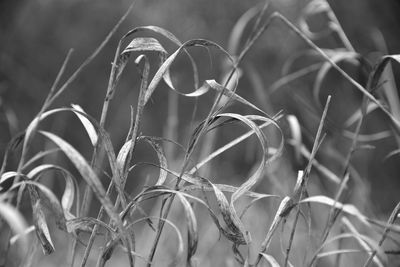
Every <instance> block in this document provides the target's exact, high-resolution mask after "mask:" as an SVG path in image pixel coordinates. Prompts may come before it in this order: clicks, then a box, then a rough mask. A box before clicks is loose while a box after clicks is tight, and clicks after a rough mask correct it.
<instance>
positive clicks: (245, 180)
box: [0, 1, 400, 266]
mask: <svg viewBox="0 0 400 267" xmlns="http://www.w3.org/2000/svg"><path fill="white" fill-rule="evenodd" d="M133 7H134V4H132V5H131V6H130V7H129V9H128V10H127V12H126V14H125V15H124V16H123V17H122V18H121V20H120V21H119V22H118V23H117V24H116V26H115V27H114V28H113V29H112V30H111V31H110V33H109V34H108V35H107V37H106V38H105V39H104V41H103V42H102V43H101V44H100V46H99V47H98V48H97V49H96V50H95V51H94V52H93V54H92V55H90V56H89V57H88V58H87V59H86V60H85V61H84V62H83V63H82V64H81V65H80V66H79V67H78V68H77V69H76V71H75V72H73V73H72V75H71V76H70V77H69V78H67V79H66V82H64V83H63V84H62V85H60V81H61V80H62V78H63V76H64V75H65V74H64V73H65V69H66V68H67V67H68V62H69V60H70V58H71V55H72V51H70V52H69V53H68V54H67V56H66V59H65V61H64V63H63V65H62V67H61V69H60V71H59V74H58V75H57V77H56V80H55V82H54V84H53V86H52V87H51V89H50V91H49V94H48V96H47V98H46V100H45V102H44V104H43V105H42V108H41V110H40V111H39V113H38V114H37V115H36V116H35V117H34V118H33V119H32V121H31V123H30V124H29V125H28V126H27V127H26V130H25V131H24V132H23V133H21V134H20V135H17V136H15V137H14V138H13V139H12V140H11V141H10V143H9V146H8V148H7V150H6V151H5V154H4V156H3V164H2V167H1V171H0V177H1V178H0V190H1V193H0V216H1V218H2V219H1V225H2V235H3V236H4V237H6V238H3V239H2V240H3V241H2V242H3V243H4V244H2V246H3V247H2V249H3V252H2V253H3V255H4V257H3V262H2V264H3V265H7V266H8V265H10V266H11V265H22V266H32V265H35V263H34V262H35V261H38V260H42V259H43V258H46V257H51V256H43V254H45V255H49V254H56V255H57V260H59V259H60V258H62V260H63V261H64V262H67V263H66V265H68V266H92V265H94V264H97V266H106V265H107V264H110V265H111V262H113V263H115V264H119V265H126V266H135V265H136V266H165V265H170V266H268V264H269V265H270V266H319V265H321V266H349V265H353V264H354V265H355V264H357V265H361V264H363V265H364V266H372V265H377V266H390V265H392V263H393V262H398V260H396V257H397V255H398V251H399V243H398V239H399V237H398V235H399V233H400V228H399V226H398V225H397V224H396V219H397V217H398V213H399V205H397V206H396V207H395V208H394V209H393V211H392V213H391V215H390V216H389V218H388V219H387V221H382V220H381V219H378V218H375V217H373V216H371V215H370V214H369V210H368V209H366V208H365V206H363V205H361V206H357V205H356V204H357V203H353V202H360V201H359V200H360V199H354V197H352V196H351V194H352V192H357V191H358V190H361V189H362V188H364V187H365V183H366V182H365V181H364V179H363V177H362V175H361V174H359V172H358V170H357V168H356V167H355V166H353V163H352V160H353V158H354V155H355V154H356V153H357V152H358V151H359V150H361V149H365V148H366V147H367V144H369V143H372V142H373V141H376V140H380V139H383V138H393V139H394V140H396V142H397V145H398V144H399V143H398V140H399V127H400V117H399V116H400V115H399V114H400V113H399V112H398V110H400V109H399V107H400V105H399V99H398V96H397V95H396V94H397V88H396V87H395V86H394V84H393V80H390V81H392V82H385V81H384V80H385V79H387V78H388V77H389V78H391V77H392V76H390V75H393V74H392V73H391V70H390V68H388V66H389V65H390V63H391V62H394V63H398V62H400V59H399V56H398V55H386V56H384V57H383V58H382V59H381V60H380V61H379V62H377V63H376V64H371V63H369V61H368V60H367V59H366V58H365V57H363V56H362V55H361V54H359V53H357V51H356V50H355V49H354V47H353V46H352V44H351V41H350V40H349V39H348V38H347V36H346V34H345V32H344V31H343V29H342V27H341V26H340V23H339V21H338V20H337V18H336V16H335V14H334V13H333V11H332V9H331V8H330V6H329V4H328V3H327V2H326V1H311V2H310V3H309V4H308V5H307V6H306V8H305V9H304V12H303V14H302V17H301V20H300V22H299V23H298V25H299V26H296V25H295V24H293V23H292V22H290V21H289V20H288V19H287V18H286V17H285V16H283V15H281V14H280V13H278V12H273V13H272V14H270V11H269V9H271V8H269V6H268V3H266V4H264V5H263V6H256V7H254V8H252V9H250V10H249V11H248V12H246V13H245V14H244V15H243V16H242V17H241V18H240V19H239V20H238V22H237V24H236V25H235V27H234V29H233V30H232V34H231V37H230V39H229V44H228V47H229V49H228V50H226V49H224V48H223V47H222V46H220V45H218V44H217V43H215V42H213V41H210V40H205V39H193V40H189V41H186V42H181V41H180V40H179V39H178V38H177V37H176V36H175V35H174V34H173V33H171V32H169V31H168V30H166V29H163V28H161V27H158V26H142V27H137V28H134V29H132V30H130V31H128V32H127V33H126V34H125V35H124V36H123V37H122V38H121V39H120V41H119V43H118V45H117V48H116V51H115V57H114V60H113V62H112V65H111V73H110V75H109V82H108V86H107V92H106V94H105V97H104V102H103V106H102V111H101V115H100V119H99V120H98V119H96V118H94V117H92V116H91V115H89V114H88V113H86V112H85V110H84V108H82V107H81V106H79V105H77V104H71V105H70V106H69V107H58V108H55V107H53V105H54V103H55V100H60V99H62V95H63V93H64V92H65V90H67V89H68V88H69V87H70V85H71V84H72V83H73V82H74V81H75V80H76V79H77V77H78V76H79V75H80V74H81V73H82V71H84V69H85V68H86V67H88V65H89V64H90V62H91V61H92V60H93V59H94V58H95V57H96V56H98V55H99V54H100V52H101V50H102V48H103V47H104V46H105V45H106V44H107V43H108V42H109V40H110V37H111V36H112V35H113V34H115V32H116V30H117V28H118V27H119V25H120V24H121V23H122V21H123V20H124V19H125V18H126V16H127V15H128V14H129V13H130V12H131V10H132V9H133ZM321 14H322V15H324V16H325V19H326V20H327V21H328V24H327V25H328V27H327V28H326V29H323V30H322V31H321V32H313V31H312V30H311V29H310V27H309V26H310V25H309V20H310V18H311V17H313V16H316V15H321ZM275 24H282V25H283V27H284V29H285V30H286V31H287V32H290V33H293V34H294V35H295V36H296V38H298V39H299V40H301V41H302V42H304V43H305V44H306V45H307V46H308V49H307V51H306V52H304V53H298V54H295V55H294V56H293V57H292V58H291V59H289V60H288V61H287V63H286V64H285V66H284V69H285V74H284V75H283V77H282V78H281V79H279V80H278V81H276V82H275V83H274V84H272V85H271V86H270V88H269V90H267V89H266V88H264V87H263V86H260V84H259V83H258V85H257V82H258V80H257V70H256V69H255V68H254V67H248V66H250V65H251V63H249V64H247V65H246V66H247V67H246V68H245V67H244V64H243V62H244V61H245V59H246V56H247V55H248V53H250V52H251V51H252V49H254V47H255V43H256V42H257V41H259V40H260V37H261V36H263V34H265V33H266V32H267V31H268V30H269V29H270V27H271V25H275ZM149 35H151V36H152V37H148V36H149ZM328 35H335V36H337V37H338V38H339V40H341V42H342V46H340V47H339V48H330V49H325V48H321V47H320V46H318V45H316V43H315V42H316V41H317V40H318V39H320V38H324V37H325V36H328ZM143 36H145V37H143ZM170 47H174V48H173V49H171V48H170ZM198 49H200V50H201V49H205V50H206V51H207V54H208V57H209V58H210V61H211V62H212V63H213V65H214V64H215V63H214V62H216V63H218V64H219V65H221V66H222V67H221V74H220V75H218V76H217V75H215V76H213V77H210V78H209V79H204V77H203V76H204V75H203V74H202V73H201V71H202V69H199V67H198V65H199V63H198V59H197V58H196V56H195V53H196V50H198ZM182 58H185V60H186V62H187V63H188V66H189V68H190V70H191V73H192V77H190V79H191V80H192V81H193V85H191V86H193V87H194V90H192V91H190V92H187V91H185V90H180V89H179V88H177V87H178V86H177V85H178V84H179V83H177V80H179V79H178V78H176V77H175V76H174V75H175V74H176V73H174V71H173V66H174V64H175V63H176V62H177V61H178V60H181V59H182ZM310 59H311V60H312V61H314V63H311V64H308V63H307V62H309V60H310ZM298 60H299V61H301V62H305V63H306V64H303V66H302V67H301V68H300V69H298V70H295V71H293V72H290V69H292V68H293V66H294V65H295V64H294V63H295V61H298ZM344 63H346V64H351V65H352V66H355V67H356V68H357V69H359V70H360V71H362V72H364V75H365V76H366V80H365V81H362V80H358V79H356V78H354V77H353V75H351V74H349V73H348V72H347V71H346V70H345V69H344V68H343V67H342V64H344ZM130 64H134V66H135V67H136V70H137V72H138V73H139V76H138V77H139V78H140V82H139V83H138V84H137V88H135V90H137V91H138V94H137V99H136V101H135V102H134V103H133V104H132V106H131V114H130V123H129V125H124V126H125V128H127V129H128V131H127V132H126V137H125V140H124V141H123V142H122V144H121V145H120V146H116V145H115V144H114V143H113V140H112V136H111V134H110V133H111V131H109V130H107V127H106V122H107V118H108V115H109V113H110V109H111V108H112V105H111V104H112V101H113V98H114V96H115V95H116V94H118V93H119V92H118V87H119V82H120V81H121V80H122V79H123V78H124V74H125V72H126V70H127V69H128V66H129V65H130ZM218 64H215V65H218ZM249 70H250V71H249ZM286 70H289V71H286ZM314 72H316V75H315V77H314V78H313V80H312V81H311V86H309V88H310V89H309V90H310V92H311V95H312V96H313V101H314V104H315V106H316V107H317V108H315V109H314V108H313V107H310V105H309V104H308V103H307V102H304V99H300V100H301V101H299V102H298V105H299V106H298V107H297V108H299V109H305V110H307V109H311V110H312V111H311V112H312V113H313V117H312V118H306V119H305V120H304V119H303V120H301V119H300V118H299V117H298V116H296V115H293V114H286V113H285V111H279V112H274V107H273V106H272V105H271V103H270V102H269V99H270V98H272V97H273V94H275V93H277V92H279V91H280V90H284V87H287V86H289V85H290V84H291V83H292V82H294V81H297V80H299V79H303V78H304V77H306V76H308V75H310V74H312V73H314ZM332 72H335V74H337V75H340V77H341V78H343V79H344V80H345V81H346V83H348V84H349V85H351V86H352V87H353V90H355V91H356V92H358V95H357V96H358V100H357V101H356V102H355V103H356V104H354V106H353V107H351V110H352V113H351V114H347V115H344V117H345V119H346V120H345V122H344V123H343V126H342V125H336V124H337V123H335V122H334V120H333V119H332V115H330V114H329V110H330V108H331V106H332V105H334V104H335V101H340V100H341V99H338V98H337V97H335V95H334V96H331V95H330V94H329V93H326V90H325V88H324V83H325V81H326V80H327V79H329V75H330V74H331V73H332ZM245 79H249V80H250V84H253V85H254V86H253V87H254V91H255V94H257V95H258V96H259V99H258V101H250V100H248V98H247V97H244V96H242V95H241V93H239V92H241V91H240V90H241V86H242V84H241V81H242V80H245ZM185 86H188V85H186V84H185ZM162 87H167V88H168V89H169V93H168V98H169V99H168V101H164V103H162V106H167V111H165V112H166V113H167V115H166V118H167V120H166V121H152V122H151V123H153V124H162V125H163V127H164V128H165V133H166V134H165V136H149V135H146V133H145V132H144V130H143V128H144V127H143V124H144V123H146V116H145V114H146V111H147V109H149V108H150V107H151V108H153V107H152V106H151V100H152V97H153V96H154V94H157V89H158V90H160V89H161V88H162ZM286 89H287V88H286ZM333 93H335V92H333ZM210 95H211V96H212V98H211V102H210ZM178 96H179V97H178ZM395 96H396V97H395ZM207 97H209V98H208V99H206V98H207ZM181 99H183V101H188V102H189V101H194V103H195V104H194V105H193V109H192V110H191V111H190V112H188V113H190V115H189V116H186V117H190V123H189V124H190V125H189V126H188V127H187V125H183V123H182V122H181V119H180V117H179V115H178V106H179V104H180V102H179V101H178V100H181ZM205 99H206V100H205ZM307 101H309V100H308V99H307ZM207 105H208V106H210V107H209V108H207V109H206V112H204V114H201V113H202V112H201V111H204V107H205V106H207ZM179 107H180V106H179ZM237 110H239V111H237ZM374 111H375V112H378V113H379V114H380V116H381V117H383V118H385V119H384V120H385V123H386V125H385V126H386V128H385V130H383V131H381V132H378V133H373V134H365V133H362V127H363V125H365V124H366V121H367V120H368V117H369V116H371V115H372V113H373V112H374ZM60 113H69V114H71V115H72V116H75V117H76V118H77V119H78V120H79V122H80V123H81V124H80V125H81V127H82V129H84V131H85V132H86V134H87V136H88V139H87V142H88V143H89V144H90V147H91V156H89V157H88V156H87V155H84V152H83V151H80V149H79V148H78V147H75V146H74V145H73V144H72V143H71V142H69V141H68V140H66V138H64V137H62V136H60V135H58V134H57V133H54V132H52V131H51V130H45V129H44V128H45V127H44V126H43V125H44V121H46V120H50V119H54V118H57V116H60ZM312 120H313V121H314V122H315V121H317V123H316V127H314V130H315V131H311V132H310V131H309V130H308V129H307V128H306V127H305V126H304V125H302V123H304V124H308V123H310V121H312ZM243 126H244V127H243ZM330 128H334V129H335V131H336V132H339V135H340V136H341V138H346V140H347V141H346V142H344V143H343V145H344V146H345V149H344V151H345V152H342V153H339V152H337V151H334V150H332V147H329V142H332V140H333V137H332V136H331V135H330V134H329V133H327V131H329V130H330ZM187 129H189V130H187ZM226 129H229V135H228V136H231V137H232V136H233V138H230V139H228V138H222V137H223V136H224V134H225V133H226ZM243 129H246V130H243ZM181 136H184V137H181ZM221 136H222V137H221ZM220 139H221V140H220ZM179 140H183V141H182V142H180V141H179ZM337 140H340V139H337ZM178 141H179V142H178ZM221 141H222V142H221ZM40 142H43V143H44V144H45V146H44V148H42V149H39V150H37V148H36V146H34V144H35V143H40ZM219 143H223V145H221V146H219ZM243 143H246V145H245V146H246V147H247V148H246V147H243V146H244V145H243ZM326 143H328V144H326ZM144 144H145V145H146V147H147V148H146V154H150V153H152V154H153V155H155V157H154V159H155V160H156V161H155V162H149V161H147V160H146V159H145V155H142V154H141V153H139V149H138V147H140V146H143V145H144ZM218 146H219V147H218ZM239 148H240V149H239ZM17 149H19V151H18V153H17V152H16V151H17ZM149 151H150V152H149ZM229 151H238V152H237V153H239V154H240V157H239V158H240V162H239V165H240V164H244V161H245V160H244V157H245V154H246V153H247V152H246V151H251V156H252V160H251V161H252V162H251V163H252V164H251V168H250V169H251V170H250V171H248V172H246V174H245V175H240V176H244V177H241V179H234V178H231V179H226V180H223V179H218V175H220V174H222V173H224V172H227V173H228V174H229V175H231V174H232V172H233V171H234V167H235V166H234V165H235V164H236V163H234V162H232V163H231V162H229V159H230V158H229V157H226V158H225V157H224V156H225V155H226V154H227V153H229ZM332 151H334V152H335V153H334V152H332ZM398 151H399V150H398V148H397V149H396V148H394V149H393V150H392V151H390V153H388V157H393V156H396V154H398ZM12 153H14V154H18V165H17V166H16V167H15V168H14V169H11V167H10V166H9V163H8V158H9V156H10V154H12ZM320 153H322V154H329V155H330V159H331V160H334V161H336V163H337V164H338V165H339V166H340V168H339V170H338V169H337V168H336V169H333V168H332V165H333V164H332V165H330V164H327V163H326V162H325V161H324V159H323V158H322V157H321V159H320V158H319V157H318V156H319V154H320ZM60 154H61V155H64V156H65V158H66V159H68V163H65V164H59V163H53V162H52V161H49V162H46V159H52V158H53V157H55V156H56V155H60ZM141 157H143V158H141ZM217 159H222V160H221V161H218V165H217V164H213V161H216V160H217ZM225 159H227V160H225ZM226 161H228V162H226ZM142 167H146V170H149V171H148V172H147V173H145V175H143V172H139V171H138V169H140V168H142ZM150 168H154V169H156V170H157V172H154V171H151V169H150ZM46 173H47V174H48V173H50V174H51V178H52V179H54V180H55V181H54V183H57V185H58V184H59V182H58V180H56V179H57V178H59V177H61V178H63V182H60V184H62V185H63V187H62V189H61V190H60V187H59V186H57V187H55V186H54V188H52V187H49V186H47V185H46V183H45V182H42V180H44V179H43V177H46ZM143 176H145V177H143ZM232 176H239V175H232ZM296 177H297V179H296ZM137 180H140V181H141V182H140V183H139V182H138V181H137ZM131 184H134V185H135V186H136V187H135V188H132V186H131ZM324 184H325V185H326V184H327V185H328V187H329V190H326V189H325V188H324ZM82 185H84V186H83V187H82ZM137 185H140V187H139V188H137ZM266 185H268V186H266ZM25 200H29V201H28V202H29V205H26V203H27V202H26V201H25ZM358 204H359V203H358ZM364 204H366V205H368V201H366V202H365V203H364ZM321 207H323V208H321ZM94 213H96V214H97V216H96V215H94V216H93V214H94ZM279 227H281V228H279ZM171 230H172V231H171ZM33 232H34V233H35V234H33ZM63 238H64V239H65V240H67V242H65V241H64V242H61V244H60V240H59V239H63ZM30 244H38V245H37V246H36V245H35V246H32V245H30ZM58 246H60V247H61V248H58ZM17 248H21V249H17ZM40 248H41V249H40ZM40 250H42V252H41V251H40ZM58 251H62V252H63V253H62V254H57V252H58ZM42 253H43V254H42ZM393 266H395V265H393Z"/></svg>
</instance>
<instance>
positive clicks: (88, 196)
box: [55, 0, 136, 267]
mask: <svg viewBox="0 0 400 267" xmlns="http://www.w3.org/2000/svg"><path fill="white" fill-rule="evenodd" d="M135 2H136V0H133V1H132V3H131V4H130V6H129V7H128V9H127V10H126V12H125V13H124V15H123V16H122V17H121V18H120V19H119V21H118V22H117V24H115V26H114V27H113V28H112V30H111V31H110V32H109V33H108V35H107V36H106V38H105V39H104V40H103V42H102V43H101V44H100V46H99V47H98V48H97V49H96V50H95V51H94V52H93V54H92V55H91V56H90V57H89V58H88V59H87V60H86V61H85V62H84V63H83V64H82V65H81V67H80V68H79V69H81V68H83V67H85V66H86V65H87V64H88V63H89V62H90V61H91V60H92V59H93V58H94V57H95V56H96V55H97V54H98V53H99V52H100V51H101V49H102V48H103V47H104V46H105V45H106V44H107V43H108V41H109V40H110V39H111V37H112V36H113V35H114V34H115V32H116V31H117V29H118V28H119V27H120V25H121V24H122V22H123V21H124V20H125V19H126V18H127V16H128V15H129V13H130V12H131V11H132V9H133V6H134V4H135ZM119 48H120V46H118V49H117V51H116V53H115V57H114V64H112V67H111V75H110V79H109V83H108V87H107V93H106V97H105V100H104V102H103V108H102V112H101V118H100V123H99V124H100V127H104V125H105V122H106V118H107V113H108V107H109V102H110V101H111V99H112V96H113V93H114V90H115V86H114V80H115V73H116V62H117V59H118V56H119ZM79 69H78V70H79ZM75 73H76V72H75ZM75 73H74V74H75ZM74 74H73V76H71V78H75V77H74ZM71 78H70V80H71ZM67 83H68V81H67ZM62 89H63V88H61V89H60V90H59V91H58V93H59V92H60V91H61V92H62ZM56 96H57V95H55V97H56ZM98 144H100V142H98V143H97V144H96V146H95V147H94V150H93V154H92V160H91V167H92V168H94V167H95V166H96V165H97V163H98V162H99V161H100V162H101V159H102V158H103V156H102V155H103V153H104V152H103V151H102V149H101V148H100V147H99V145H98ZM112 184H113V181H110V185H109V187H108V189H110V191H109V190H108V189H107V195H109V194H110V193H111V189H112V187H113V186H112ZM92 198H93V192H92V191H91V189H90V187H89V185H86V187H85V193H84V196H83V200H82V207H81V215H82V216H85V215H86V214H87V212H88V209H89V207H90V204H91V201H92ZM100 211H101V210H100ZM102 216H103V214H102V212H99V214H98V217H99V218H101V217H102ZM95 230H96V231H95ZM95 232H97V229H96V226H94V228H93V231H92V233H91V236H90V238H89V242H88V245H87V246H86V249H85V252H84V256H83V259H82V262H81V266H82V267H83V266H85V265H86V262H87V259H88V257H89V254H90V251H91V248H92V246H93V242H94V233H95ZM74 242H76V241H74ZM128 251H130V250H128ZM128 258H129V263H130V266H133V265H134V260H133V258H132V255H131V253H128Z"/></svg>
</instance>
